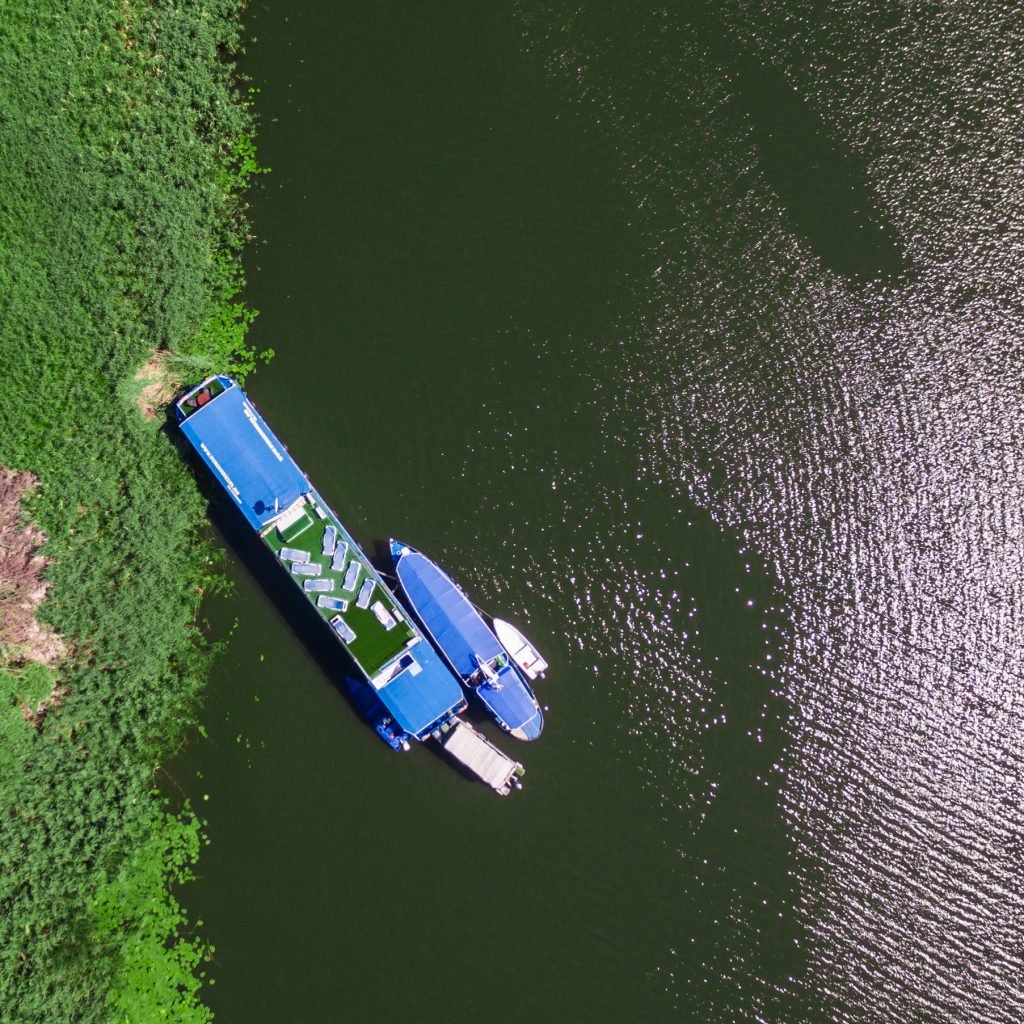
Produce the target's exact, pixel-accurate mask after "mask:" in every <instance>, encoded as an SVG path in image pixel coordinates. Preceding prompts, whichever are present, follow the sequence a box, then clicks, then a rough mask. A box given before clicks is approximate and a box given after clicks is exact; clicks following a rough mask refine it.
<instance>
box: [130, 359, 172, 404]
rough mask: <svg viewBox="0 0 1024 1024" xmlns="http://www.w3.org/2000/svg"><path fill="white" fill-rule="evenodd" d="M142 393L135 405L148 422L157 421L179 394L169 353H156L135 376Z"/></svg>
mask: <svg viewBox="0 0 1024 1024" xmlns="http://www.w3.org/2000/svg"><path fill="white" fill-rule="evenodd" d="M135 382H136V384H139V385H141V391H140V392H139V396H138V398H136V400H135V404H136V405H138V407H139V409H140V410H141V412H142V415H143V416H144V417H145V418H146V419H147V420H155V419H156V418H157V417H158V416H162V415H163V414H164V410H165V409H166V408H167V406H168V404H170V402H171V401H172V399H173V398H174V396H175V395H176V394H177V393H178V383H177V381H175V379H174V377H173V375H172V374H171V371H170V368H169V367H168V365H167V353H166V352H159V351H154V352H153V354H152V355H151V356H150V357H149V358H148V359H147V360H146V361H145V363H143V364H142V366H141V367H140V368H139V372H138V373H136V374H135Z"/></svg>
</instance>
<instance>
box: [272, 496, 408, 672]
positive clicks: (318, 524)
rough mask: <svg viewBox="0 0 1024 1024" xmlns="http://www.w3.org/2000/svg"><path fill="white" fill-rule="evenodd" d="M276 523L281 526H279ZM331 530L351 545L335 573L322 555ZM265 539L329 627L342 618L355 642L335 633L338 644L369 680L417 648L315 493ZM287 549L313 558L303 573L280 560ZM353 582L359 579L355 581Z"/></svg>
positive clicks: (370, 571)
mask: <svg viewBox="0 0 1024 1024" xmlns="http://www.w3.org/2000/svg"><path fill="white" fill-rule="evenodd" d="M296 513H299V514H298V515H296ZM277 523H281V524H282V525H281V526H278V525H276V524H277ZM329 526H333V527H334V529H335V531H336V534H337V545H338V546H339V547H341V546H343V545H348V547H347V551H346V554H345V557H344V561H343V562H342V563H341V564H338V562H335V564H336V565H338V568H337V569H335V568H332V556H331V555H330V554H324V552H323V547H324V534H325V533H326V531H327V528H328V527H329ZM261 536H262V538H263V542H264V543H265V544H266V545H267V547H269V548H270V550H271V551H272V552H273V553H274V555H275V557H277V559H278V561H279V562H280V563H281V565H282V567H283V569H284V571H285V572H288V573H289V575H291V577H292V580H293V581H294V583H295V585H296V586H297V587H298V588H299V589H300V590H302V592H303V595H304V596H305V597H306V599H307V600H308V601H309V603H310V605H312V607H313V608H314V609H315V610H316V611H317V613H318V614H319V615H320V616H321V617H322V618H323V619H324V620H325V621H326V622H327V623H328V624H330V623H331V620H332V619H336V618H337V617H338V616H340V617H341V619H342V621H343V622H344V623H345V625H347V626H348V627H349V629H350V630H351V631H352V633H354V634H355V636H354V639H352V640H348V641H346V640H345V638H344V636H343V635H342V634H343V633H344V632H345V631H344V629H341V630H340V631H339V629H337V628H336V629H335V632H336V633H338V639H339V641H340V642H343V643H344V645H345V647H346V648H347V649H348V651H349V653H350V654H351V655H352V657H353V658H354V659H355V661H356V662H357V664H358V665H359V667H360V668H361V669H362V670H363V672H364V673H366V675H367V676H369V677H370V678H371V679H372V678H373V677H374V676H376V675H377V673H378V672H380V670H381V669H382V668H384V667H385V666H386V665H387V664H388V663H389V662H391V661H392V660H393V659H394V658H395V657H397V656H398V655H399V654H401V653H402V652H403V651H405V650H407V649H408V648H409V647H410V646H411V644H410V641H413V642H415V640H416V633H415V631H414V630H413V628H412V626H410V624H409V621H408V620H407V619H406V617H405V615H404V613H403V612H402V610H401V608H400V607H399V606H398V603H397V602H396V601H395V599H394V597H393V596H392V594H391V592H390V591H389V590H388V589H387V588H386V587H385V586H384V585H383V582H382V581H381V579H380V577H379V576H378V574H377V572H376V571H375V570H374V569H373V567H372V566H371V565H370V563H369V562H368V561H367V560H366V557H365V556H364V555H363V553H362V551H361V550H360V548H359V546H358V545H357V544H356V542H355V541H354V540H353V539H352V538H351V537H350V536H349V535H348V533H347V532H346V530H345V528H344V527H343V526H342V525H341V523H340V522H339V521H338V519H337V518H336V517H335V516H334V515H333V514H332V513H331V511H330V509H329V508H328V507H327V506H326V504H324V502H323V501H322V500H321V499H320V496H319V495H318V494H317V493H316V492H315V491H310V492H309V493H307V494H306V495H305V496H304V498H303V499H301V500H300V502H296V504H295V506H293V507H292V509H290V510H288V511H287V512H286V514H285V515H282V516H281V517H280V518H279V519H278V520H276V521H275V523H274V524H271V525H270V526H269V527H267V528H266V529H264V530H263V532H262V534H261ZM283 549H292V550H298V551H302V552H305V553H306V554H308V555H309V559H308V565H307V566H303V569H304V570H305V571H304V572H302V573H293V572H291V567H292V565H293V564H294V562H293V560H291V559H288V558H284V557H282V551H283ZM303 561H305V559H304V560H303ZM353 564H355V565H358V567H359V568H358V573H356V570H355V569H353V568H352V566H353ZM352 576H355V579H354V580H353V579H352ZM346 577H348V582H349V583H350V584H351V586H350V587H349V589H345V583H346ZM368 580H370V581H372V591H371V590H370V587H369V584H367V581H368ZM312 581H322V583H321V584H320V587H321V588H322V589H316V590H309V589H305V584H306V583H307V582H312ZM364 586H365V587H366V589H365V590H364ZM361 591H362V592H363V598H362V600H360V592H361ZM320 598H337V599H341V600H342V601H346V602H347V607H346V608H344V609H340V608H336V607H324V606H323V604H325V603H327V602H321V603H320V604H318V599H320ZM361 605H362V607H361ZM378 616H382V617H384V618H385V622H386V621H388V619H387V617H390V619H391V620H393V621H394V625H392V626H391V628H390V629H388V628H385V623H384V622H382V621H381V620H380V618H378ZM332 628H335V627H333V626H332Z"/></svg>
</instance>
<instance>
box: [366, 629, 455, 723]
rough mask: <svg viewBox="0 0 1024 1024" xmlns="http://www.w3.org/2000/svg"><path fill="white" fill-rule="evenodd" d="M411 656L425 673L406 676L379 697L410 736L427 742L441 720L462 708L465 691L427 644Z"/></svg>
mask: <svg viewBox="0 0 1024 1024" xmlns="http://www.w3.org/2000/svg"><path fill="white" fill-rule="evenodd" d="M412 655H413V657H414V658H415V659H416V661H417V662H419V665H420V668H421V669H422V671H421V672H420V673H419V674H418V675H413V674H412V673H411V672H408V671H406V672H403V673H402V674H401V675H400V676H397V677H396V678H394V679H392V680H391V682H390V683H388V684H387V686H385V687H384V688H383V689H382V690H379V691H378V693H377V696H378V697H379V698H380V700H381V701H382V702H383V704H384V706H385V707H386V708H387V709H388V711H390V712H391V716H392V717H393V718H394V720H395V721H396V722H397V723H398V724H399V725H400V726H401V727H402V728H403V729H404V730H405V731H406V732H407V733H409V734H410V735H411V736H416V737H418V738H419V739H424V738H425V737H426V735H427V734H428V732H429V729H430V727H431V726H434V725H436V724H437V721H438V719H440V718H444V717H446V716H447V715H449V714H451V713H452V712H453V711H457V710H458V709H459V707H460V706H461V705H462V703H463V697H462V687H461V686H459V683H458V680H457V679H456V678H455V676H453V675H452V674H451V672H450V671H449V670H448V667H447V666H446V665H445V664H444V662H443V661H441V659H440V657H438V655H437V654H435V653H434V652H433V651H432V650H431V649H430V644H428V643H427V642H426V641H425V640H421V641H420V643H419V644H417V645H416V647H414V648H413V650H412Z"/></svg>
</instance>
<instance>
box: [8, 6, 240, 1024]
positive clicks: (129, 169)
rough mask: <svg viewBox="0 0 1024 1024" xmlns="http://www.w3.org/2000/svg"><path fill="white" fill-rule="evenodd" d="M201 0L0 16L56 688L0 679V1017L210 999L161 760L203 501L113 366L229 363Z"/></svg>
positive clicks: (223, 192)
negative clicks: (33, 704)
mask: <svg viewBox="0 0 1024 1024" xmlns="http://www.w3.org/2000/svg"><path fill="white" fill-rule="evenodd" d="M238 45H239V36H238V7H237V5H236V4H234V3H229V2H225V0H204V2H202V3H200V2H197V0H173V2H172V0H152V2H150V0H146V2H140V0H76V2H75V3H72V4H68V3H66V2H64V0H26V2H24V3H20V4H7V5H5V8H4V13H3V17H2V18H0V152H2V153H3V155H4V156H3V160H0V250H2V251H3V259H2V260H0V382H2V385H0V463H2V464H4V465H6V466H8V467H10V468H14V469H31V470H33V471H34V472H35V473H36V474H37V475H38V477H39V478H40V481H41V484H40V487H39V488H38V490H37V491H36V493H35V494H34V496H33V497H32V499H31V505H30V508H29V512H30V514H31V516H32V518H33V519H34V520H35V521H36V522H37V523H38V524H39V525H40V526H41V527H42V529H43V530H44V531H45V532H46V534H47V536H48V538H49V541H48V543H47V545H46V547H45V549H44V554H46V555H47V556H48V557H49V558H51V559H52V564H51V566H50V569H49V571H48V578H49V581H50V583H51V590H50V593H49V596H48V598H47V600H46V601H45V603H44V605H43V607H42V610H41V618H43V619H44V620H45V621H47V622H49V623H50V624H51V625H53V626H54V627H55V628H56V629H57V630H58V631H59V632H60V633H61V634H63V635H64V637H65V638H66V639H67V641H68V644H69V649H70V650H71V652H72V653H71V655H70V656H69V657H68V659H67V660H66V661H65V662H64V663H62V664H61V665H60V666H59V667H58V668H57V670H56V673H55V674H56V675H57V676H58V677H59V679H60V682H61V683H62V684H63V685H64V686H66V687H67V689H68V696H67V697H66V699H65V702H64V705H63V706H62V707H61V708H59V709H56V710H53V711H51V712H49V713H48V714H47V716H46V718H45V720H44V721H43V723H42V724H41V725H40V726H39V727H38V728H35V727H33V726H32V725H31V724H29V723H26V722H25V721H23V720H22V716H21V714H20V712H19V711H18V704H19V702H20V701H21V700H22V699H26V698H27V699H32V698H34V697H36V696H37V695H38V694H39V693H40V692H41V691H43V690H45V689H46V688H47V684H48V683H49V681H50V680H49V678H43V677H41V676H40V674H39V673H38V672H36V671H35V670H32V669H31V668H29V667H26V666H19V664H18V663H17V662H11V661H8V662H7V663H5V664H3V666H2V668H3V671H2V674H0V697H2V702H0V744H2V751H0V767H2V771H0V803H2V814H0V1017H2V1019H3V1021H4V1024H38V1022H43V1021H46V1022H50V1021H53V1022H58V1021H59V1022H61V1024H80V1022H82V1024H84V1022H90V1024H92V1022H97V1024H98V1022H111V1021H118V1022H121V1021H125V1022H128V1021H130V1022H132V1024H136V1022H147V1021H155V1020H160V1021H177V1022H182V1024H184V1022H188V1024H195V1022H199V1021H205V1020H208V1019H209V1013H208V1012H207V1011H206V1010H205V1008H204V1007H203V1006H202V1005H201V1003H200V1002H199V1000H198V988H199V984H200V982H199V980H198V978H197V977H196V974H195V969H196V966H197V964H198V963H199V961H200V960H202V959H203V958H204V957H205V956H206V955H207V951H206V947H205V945H204V943H203V942H202V941H201V940H198V939H195V938H189V937H187V936H186V934H185V930H184V929H185V924H184V920H183V917H182V915H181V912H180V910H179V909H178V908H177V905H176V904H175V903H174V900H173V898H172V897H171V895H170V891H169V887H170V886H171V885H172V884H173V883H174V882H175V881H177V880H179V879H181V878H183V877H186V876H187V864H188V863H189V862H190V861H191V859H192V858H194V856H195V854H196V851H197V850H198V846H199V840H198V836H199V827H200V823H198V822H197V821H196V820H195V818H194V817H193V816H192V815H191V814H190V813H189V812H188V811H187V809H186V810H184V811H183V812H182V813H181V815H179V816H173V815H172V816H170V817H169V816H168V815H167V814H166V812H165V811H164V810H163V808H162V804H161V801H160V798H159V797H158V796H157V795H156V793H155V784H156V782H158V781H159V779H160V778H161V777H163V776H162V773H161V771H160V769H159V765H160V764H161V763H162V762H163V761H164V760H165V759H166V758H167V757H168V756H169V754H170V753H171V751H173V749H174V746H175V744H176V743H178V742H179V741H180V740H181V737H182V736H183V735H185V733H186V730H187V729H188V727H189V725H190V723H191V722H192V721H193V720H194V715H195V712H196V708H197V706H198V701H199V699H200V695H201V692H202V687H203V683H204V679H205V675H206V671H207V667H208V662H209V658H210V656H211V649H210V647H209V645H208V644H207V643H206V642H205V640H204V638H203V636H202V633H201V632H200V629H199V627H198V624H197V609H198V603H199V600H200V598H201V596H202V593H203V591H204V589H206V588H208V587H210V586H212V585H215V584H216V580H217V576H216V573H215V564H214V561H213V559H214V555H213V552H212V550H211V548H210V547H209V546H208V545H206V544H204V543H199V542H198V540H197V531H198V530H199V529H200V527H201V526H202V524H203V522H204V517H205V504H204V502H203V500H202V498H201V497H200V495H199V493H198V490H197V487H196V483H195V481H194V479H193V477H192V475H191V473H190V471H189V470H188V469H187V467H186V465H185V463H184V461H183V460H182V459H181V457H180V454H179V453H178V451H177V450H176V449H175V448H174V446H173V445H172V444H171V443H170V441H169V439H168V433H167V432H166V430H164V429H163V424H162V423H161V422H160V421H155V422H147V421H145V420H143V418H142V416H141V415H140V414H139V411H138V409H137V408H136V407H135V405H134V404H133V402H132V401H131V399H130V395H131V394H132V390H133V388H132V378H133V376H134V374H135V372H136V370H137V369H138V368H139V367H140V366H141V365H142V363H143V362H144V361H145V360H146V358H147V356H148V355H149V354H150V352H152V350H153V349H154V348H160V349H163V350H165V351H166V352H167V353H169V356H170V359H169V363H170V365H171V366H172V367H173V368H175V369H176V370H177V372H178V373H179V374H180V375H181V376H182V378H183V379H192V380H194V379H197V378H200V377H202V376H204V375H205V374H206V373H208V372H212V371H214V370H219V371H222V372H223V371H225V370H230V371H231V372H233V373H234V374H235V375H236V376H243V377H244V375H245V373H246V372H247V371H248V370H250V369H251V368H252V366H253V365H254V362H255V359H256V355H255V353H254V352H253V351H252V350H251V349H250V348H248V347H247V346H246V344H245V333H244V332H245V328H246V326H247V325H248V323H249V322H250V321H251V319H252V316H253V315H254V314H253V313H252V311H250V310H248V309H247V308H246V307H245V306H244V304H243V303H241V302H240V300H239V299H238V291H239V289H240V288H241V286H242V283H243V282H242V277H241V271H240V263H239V251H240V247H241V246H242V244H243V243H244V241H245V239H246V236H247V226H246V220H245V206H244V203H243V201H242V199H241V197H240V192H241V189H242V188H243V187H244V184H245V182H246V180H247V179H248V176H249V175H250V174H251V173H252V172H253V170H254V163H253V158H252V144H251V133H252V118H251V114H250V112H249V109H248V106H247V100H246V98H245V97H244V96H240V95H239V93H238V90H237V88H236V87H235V85H234V83H233V74H234V70H233V64H232V55H233V54H234V53H235V52H236V50H237V48H238Z"/></svg>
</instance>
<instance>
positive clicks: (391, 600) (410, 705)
mask: <svg viewBox="0 0 1024 1024" xmlns="http://www.w3.org/2000/svg"><path fill="white" fill-rule="evenodd" d="M174 414H175V417H176V419H177V420H178V423H179V426H180V428H181V431H182V433H183V434H184V436H185V437H186V438H187V439H188V441H189V442H190V443H191V444H192V446H193V447H194V448H195V450H196V452H197V453H198V454H199V457H200V458H201V459H202V460H203V462H205V463H206V465H207V466H208V467H209V468H210V471H211V472H212V473H213V475H214V477H215V479H216V480H217V481H218V482H219V483H220V484H221V486H222V487H223V488H224V490H225V491H226V492H227V494H228V495H230V497H231V499H232V500H233V501H234V503H235V504H236V505H237V506H238V509H239V511H240V512H241V513H242V515H243V516H244V517H245V520H246V522H247V523H248V524H249V526H250V527H251V528H252V529H253V531H255V532H256V533H257V535H258V536H259V538H260V540H261V541H262V542H263V544H264V546H265V547H266V548H267V549H268V550H269V551H270V553H271V555H273V557H274V558H275V560H276V561H277V562H278V564H279V565H280V566H281V568H282V569H283V570H284V572H283V575H282V584H283V585H286V586H292V587H296V588H297V589H298V590H299V592H300V593H301V594H302V595H303V596H304V597H305V598H306V600H307V601H308V603H309V605H310V611H311V614H316V615H318V616H319V618H320V619H321V620H322V621H323V623H324V625H325V626H327V627H329V629H330V631H331V635H332V636H333V637H334V638H335V640H336V641H337V642H338V643H339V644H341V645H342V646H343V647H344V648H345V650H346V651H347V652H348V655H349V657H350V658H351V659H352V662H353V664H354V665H355V667H356V668H357V669H358V670H359V675H360V677H361V684H362V685H363V686H364V687H365V689H366V691H367V692H366V694H365V696H366V697H367V701H366V703H367V704H372V706H373V708H374V709H375V714H373V715H370V716H368V717H370V718H371V721H372V722H373V725H374V726H375V727H376V728H377V731H378V733H379V735H380V736H381V738H382V739H383V740H384V741H385V742H386V743H387V744H388V745H389V746H391V747H393V748H394V749H396V750H398V749H408V747H409V741H410V740H420V741H422V740H426V739H430V738H431V737H439V736H440V735H441V726H442V725H445V724H446V723H448V722H449V721H450V720H451V719H452V718H453V717H454V716H455V715H456V714H457V713H458V712H459V711H461V710H463V708H464V707H465V697H464V695H463V692H462V687H461V686H460V685H459V681H458V680H457V679H456V678H454V677H453V676H452V673H451V672H450V670H449V669H448V667H447V665H445V663H444V662H443V661H442V660H441V658H440V657H439V656H438V655H437V653H436V652H435V651H434V650H433V648H432V647H431V645H430V644H429V643H427V642H426V638H425V637H423V635H422V634H421V633H420V631H419V630H418V629H417V628H416V626H415V625H414V624H413V623H412V622H410V621H409V619H408V617H407V616H406V615H405V614H404V613H403V611H402V609H401V606H400V605H399V603H398V601H397V599H396V598H395V596H394V594H392V593H391V591H390V589H389V588H388V587H387V585H386V584H385V583H384V581H383V580H382V579H381V577H380V575H379V574H378V573H377V571H376V570H375V569H374V568H373V566H372V565H371V564H370V561H369V559H368V558H367V557H366V555H365V554H364V552H363V551H362V549H361V548H360V547H359V545H358V544H357V543H356V542H355V540H354V539H353V538H352V537H351V536H350V535H349V533H348V531H347V530H346V529H345V527H344V526H343V525H342V523H341V521H340V520H339V519H338V517H337V515H335V513H334V512H333V510H332V509H331V508H330V507H329V506H328V504H327V503H326V502H325V501H324V499H323V498H322V497H321V496H320V495H319V494H318V493H317V491H316V490H315V489H314V488H313V486H312V485H311V484H310V482H309V479H308V478H307V477H306V474H305V473H303V472H302V470H301V469H300V468H299V467H298V465H297V464H296V463H295V461H294V459H292V457H291V456H290V455H289V454H288V449H287V448H285V446H284V445H283V444H282V443H281V441H279V440H278V438H277V436H276V435H275V434H274V432H273V431H272V430H271V429H270V427H269V426H268V425H267V422H266V421H265V420H264V419H263V417H262V416H261V415H260V414H259V412H258V411H257V410H256V408H255V406H253V404H252V403H251V402H250V401H249V399H248V398H247V397H246V395H245V393H244V392H243V391H242V389H241V388H240V387H239V386H238V384H237V383H236V382H235V381H234V380H232V379H231V378H230V377H224V376H215V377H208V378H207V379H206V380H204V381H203V382H202V384H199V385H197V386H196V387H194V388H192V389H191V390H189V391H188V392H186V393H185V394H184V395H183V396H182V397H181V398H180V399H179V400H178V401H177V402H175V404H174ZM287 580H290V581H291V582H290V583H286V582H285V581H287ZM360 583H361V584H362V585H361V586H360V585H359V584H360ZM354 589H358V590H359V593H360V595H361V600H357V599H356V595H355V593H351V592H350V591H352V590H354Z"/></svg>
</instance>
